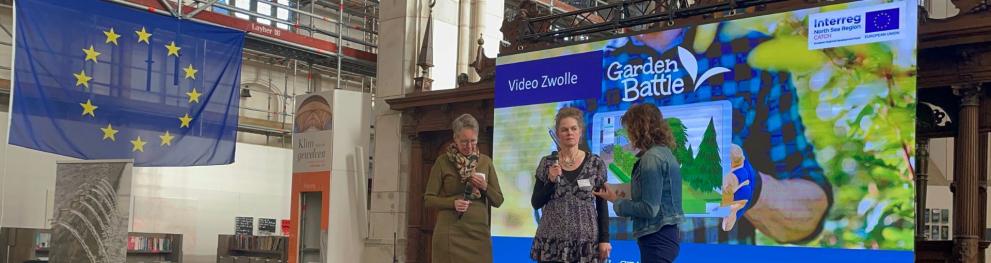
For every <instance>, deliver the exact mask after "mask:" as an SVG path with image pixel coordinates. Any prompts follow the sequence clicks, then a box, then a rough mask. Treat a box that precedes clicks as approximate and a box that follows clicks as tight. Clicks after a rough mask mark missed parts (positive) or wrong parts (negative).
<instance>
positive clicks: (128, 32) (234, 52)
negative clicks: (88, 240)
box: [9, 0, 244, 166]
mask: <svg viewBox="0 0 991 263" xmlns="http://www.w3.org/2000/svg"><path fill="white" fill-rule="evenodd" d="M15 9H16V11H15V12H16V31H15V38H16V42H15V48H14V52H15V55H14V81H13V83H14V86H13V87H14V91H13V105H12V110H11V126H10V139H9V141H10V144H13V145H18V146H23V147H27V148H31V149H36V150H40V151H45V152H50V153H55V154H59V155H64V156H70V157H75V158H80V159H134V160H135V165H136V166H194V165H217V164H229V163H232V162H233V161H234V145H235V136H236V131H237V121H238V101H239V94H238V92H239V89H238V84H239V83H240V72H241V50H242V47H243V45H244V32H240V31H235V30H231V29H227V28H221V27H216V26H211V25H205V24H200V23H196V22H192V21H189V20H179V19H176V18H174V17H170V16H163V15H158V14H154V13H150V12H147V11H143V10H138V9H133V8H129V7H126V6H122V5H119V4H114V3H110V2H106V1H97V0H85V1H84V0H76V1H62V0H20V1H17V3H16V6H15Z"/></svg>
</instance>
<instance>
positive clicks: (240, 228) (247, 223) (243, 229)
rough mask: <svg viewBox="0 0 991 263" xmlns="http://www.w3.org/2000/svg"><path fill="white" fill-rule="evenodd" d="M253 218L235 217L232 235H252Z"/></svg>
mask: <svg viewBox="0 0 991 263" xmlns="http://www.w3.org/2000/svg"><path fill="white" fill-rule="evenodd" d="M254 223H255V218H254V217H241V216H239V217H235V218H234V226H235V228H234V234H238V235H249V236H250V235H252V233H253V232H254Z"/></svg>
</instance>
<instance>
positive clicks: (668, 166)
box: [595, 104, 684, 263]
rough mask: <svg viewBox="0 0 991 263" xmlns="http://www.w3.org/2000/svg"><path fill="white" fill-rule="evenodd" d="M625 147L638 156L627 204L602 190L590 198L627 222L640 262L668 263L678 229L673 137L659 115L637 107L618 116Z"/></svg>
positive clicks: (678, 186)
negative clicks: (605, 202) (630, 222)
mask: <svg viewBox="0 0 991 263" xmlns="http://www.w3.org/2000/svg"><path fill="white" fill-rule="evenodd" d="M622 123H623V127H624V128H626V131H627V134H628V136H629V139H630V143H631V145H632V146H633V147H634V148H636V149H639V150H640V153H639V154H637V157H638V158H639V160H637V162H636V164H634V166H633V181H632V182H631V184H630V195H631V197H632V199H631V200H620V199H619V197H618V196H617V194H616V192H614V191H612V190H610V189H609V188H608V187H605V188H604V189H602V190H601V191H599V192H596V193H595V195H597V196H599V197H601V198H602V199H606V200H608V201H609V202H613V210H615V211H616V215H619V216H624V217H630V218H631V219H632V220H633V236H634V237H636V238H637V245H639V247H640V262H642V263H662V262H665V263H666V262H674V260H675V258H676V257H678V249H679V247H680V245H679V244H678V243H679V240H680V237H679V235H680V231H679V230H678V224H679V223H680V222H681V220H682V219H683V218H684V213H683V212H682V210H681V173H680V167H681V166H680V165H679V164H678V161H677V159H675V157H674V154H673V153H672V152H671V149H672V148H673V147H674V145H675V144H674V137H673V136H672V134H671V127H670V126H668V123H667V122H666V121H664V117H663V116H662V115H661V111H660V110H659V109H658V108H657V106H654V105H652V104H638V105H634V106H633V107H630V109H628V110H627V111H626V113H625V114H623V118H622Z"/></svg>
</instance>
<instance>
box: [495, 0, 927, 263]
mask: <svg viewBox="0 0 991 263" xmlns="http://www.w3.org/2000/svg"><path fill="white" fill-rule="evenodd" d="M917 5H918V3H917V2H916V1H858V2H851V3H844V4H837V5H829V6H824V7H818V8H809V9H803V10H796V11H791V12H783V13H776V14H770V15H764V16H757V17H749V18H741V19H735V20H728V21H721V22H715V23H710V24H704V25H698V26H687V27H682V28H676V29H668V30H664V31H658V32H651V33H645V34H640V35H633V36H625V37H619V38H614V39H609V40H603V41H597V42H589V43H584V44H577V45H572V46H565V47H559V48H553V49H547V50H541V51H535V52H529V53H521V54H513V55H507V56H502V57H499V58H498V60H497V64H498V66H497V70H496V82H495V108H496V109H495V120H494V123H495V130H494V141H493V142H494V143H493V156H494V162H495V166H496V169H497V172H498V175H499V178H500V179H499V181H500V182H501V186H502V191H503V193H504V195H505V198H506V200H505V202H504V204H503V205H502V207H500V208H497V209H493V212H492V213H493V216H492V235H493V237H492V239H493V249H494V251H496V253H494V254H495V257H496V261H497V262H528V261H530V259H529V257H530V253H529V251H530V249H531V245H532V244H533V236H534V235H535V233H536V230H537V227H538V225H539V223H540V221H541V211H540V210H538V209H534V208H533V207H532V206H531V202H530V199H531V195H532V194H533V189H534V184H535V181H537V180H538V179H537V178H536V177H535V172H536V170H537V166H538V163H539V162H540V160H541V158H543V157H545V156H548V155H550V154H551V152H552V151H556V150H558V145H557V142H556V136H555V134H556V132H555V121H554V117H555V114H556V113H557V111H558V110H559V109H561V108H563V107H576V108H578V109H581V110H582V111H583V113H584V115H583V130H582V134H583V135H582V139H581V140H580V146H579V147H580V148H581V149H582V150H585V151H587V152H589V153H591V154H595V155H597V156H599V157H600V158H601V159H602V160H603V161H604V163H605V166H606V169H605V170H606V173H607V178H608V179H607V181H608V183H609V184H616V185H623V184H624V183H629V182H631V180H632V179H633V176H634V175H633V166H634V164H635V163H636V161H637V158H638V157H637V156H638V155H637V154H638V153H639V152H640V149H636V148H634V147H632V146H631V145H630V141H629V137H628V135H627V131H626V130H625V129H624V127H623V125H622V122H621V118H622V116H623V113H624V112H625V111H626V109H628V108H629V107H631V106H633V105H636V104H653V105H656V106H657V107H658V108H659V109H660V111H661V112H662V114H663V115H664V118H665V120H666V122H667V124H668V126H669V127H670V128H671V131H672V135H673V137H674V141H675V143H674V144H675V146H674V147H673V149H671V150H672V152H673V154H674V156H675V157H676V159H677V161H678V163H679V164H680V172H681V178H682V185H681V193H682V203H681V205H682V209H683V210H684V215H685V219H684V220H683V221H682V222H681V223H680V224H679V225H678V227H679V229H680V233H681V235H680V240H681V242H682V243H681V253H680V256H679V259H678V261H679V262H737V263H739V262H795V261H796V260H801V261H803V262H844V261H839V260H847V261H849V260H854V261H855V262H911V261H913V259H914V256H913V249H914V227H915V218H916V216H915V205H916V204H915V186H914V185H913V181H912V180H913V177H914V171H913V167H912V163H913V161H914V155H915V113H916V109H915V108H916V75H917V74H916V73H917V67H918V63H917V59H916V52H917V49H916V39H917V26H916V25H917ZM611 206H612V205H611V204H610V207H609V211H610V212H609V216H610V218H609V226H608V230H609V236H610V238H611V245H612V247H613V251H612V257H611V260H612V262H639V261H640V258H639V257H640V256H639V255H640V254H639V252H638V250H637V245H636V244H637V242H636V238H635V237H634V235H633V233H634V228H633V227H634V226H633V222H632V220H630V219H629V218H625V217H620V216H617V215H616V214H615V212H613V210H612V207H611Z"/></svg>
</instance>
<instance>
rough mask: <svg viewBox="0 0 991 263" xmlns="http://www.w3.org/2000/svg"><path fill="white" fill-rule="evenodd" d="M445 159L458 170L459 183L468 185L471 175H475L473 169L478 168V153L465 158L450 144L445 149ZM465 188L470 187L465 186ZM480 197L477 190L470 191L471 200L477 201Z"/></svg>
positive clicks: (480, 194) (455, 146)
mask: <svg viewBox="0 0 991 263" xmlns="http://www.w3.org/2000/svg"><path fill="white" fill-rule="evenodd" d="M447 157H448V158H450V159H451V162H454V165H455V166H456V167H457V168H458V175H460V176H461V183H465V184H467V183H468V180H470V179H471V176H472V175H475V167H477V166H478V153H473V154H472V155H470V156H465V155H463V154H461V152H460V151H458V147H457V145H455V144H453V143H452V144H451V147H449V148H448V149H447ZM470 157H475V158H470ZM465 187H471V185H470V184H467V185H466V186H465ZM481 196H482V193H481V192H479V191H478V189H471V199H478V198H479V197H481Z"/></svg>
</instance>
